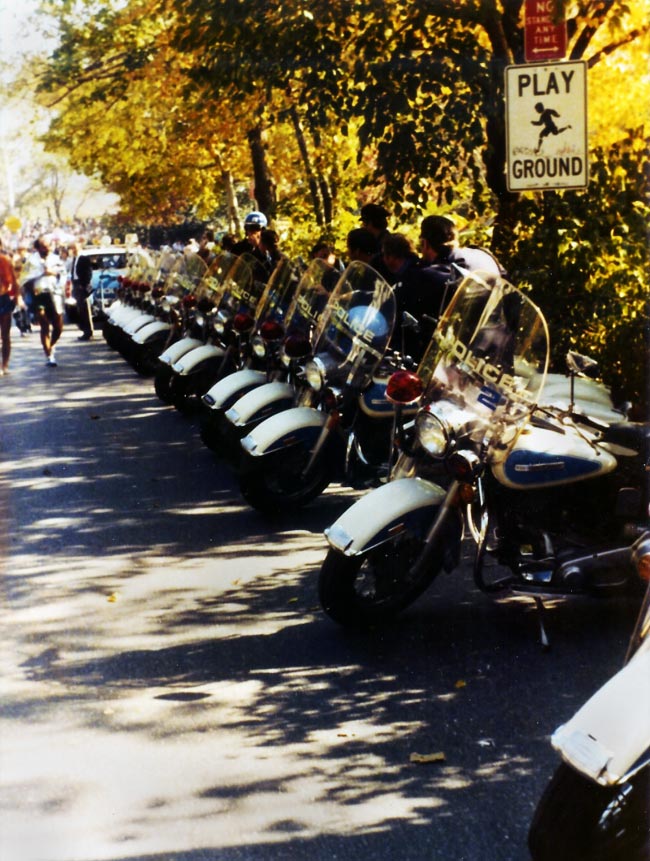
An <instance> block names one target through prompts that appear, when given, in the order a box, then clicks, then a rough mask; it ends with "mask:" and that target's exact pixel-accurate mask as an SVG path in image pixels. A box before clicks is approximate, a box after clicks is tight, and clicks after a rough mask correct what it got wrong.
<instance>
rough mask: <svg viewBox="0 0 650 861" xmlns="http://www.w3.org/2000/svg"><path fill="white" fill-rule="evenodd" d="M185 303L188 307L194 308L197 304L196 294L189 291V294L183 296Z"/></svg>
mask: <svg viewBox="0 0 650 861" xmlns="http://www.w3.org/2000/svg"><path fill="white" fill-rule="evenodd" d="M183 305H185V307H186V308H193V307H194V306H195V305H196V296H195V295H194V294H193V293H188V294H187V296H183Z"/></svg>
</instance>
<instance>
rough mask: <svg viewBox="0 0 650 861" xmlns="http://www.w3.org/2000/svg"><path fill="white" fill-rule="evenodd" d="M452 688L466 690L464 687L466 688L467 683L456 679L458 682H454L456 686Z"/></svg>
mask: <svg viewBox="0 0 650 861" xmlns="http://www.w3.org/2000/svg"><path fill="white" fill-rule="evenodd" d="M454 687H455V688H466V687H467V682H466V681H465V679H458V681H457V682H456V684H455V685H454Z"/></svg>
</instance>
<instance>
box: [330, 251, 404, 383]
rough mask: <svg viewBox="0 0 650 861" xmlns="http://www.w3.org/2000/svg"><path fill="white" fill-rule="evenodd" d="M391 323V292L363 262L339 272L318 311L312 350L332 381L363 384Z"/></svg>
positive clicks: (384, 345)
mask: <svg viewBox="0 0 650 861" xmlns="http://www.w3.org/2000/svg"><path fill="white" fill-rule="evenodd" d="M394 325H395V295H394V293H393V290H392V288H391V287H390V285H389V284H388V283H387V282H386V281H385V280H384V279H383V278H382V277H381V275H380V274H379V273H378V272H376V271H375V270H374V269H373V268H372V267H371V266H368V264H367V263H362V262H361V261H359V260H355V261H353V262H352V263H350V265H349V266H348V267H347V268H346V269H345V271H344V272H343V273H342V274H341V276H340V278H339V280H338V282H337V284H336V287H335V288H334V291H333V293H332V295H331V297H330V300H329V302H328V303H327V305H326V307H325V310H324V311H323V313H322V315H321V319H320V321H319V324H318V327H317V330H316V333H315V344H314V353H315V354H316V356H317V357H318V358H319V359H320V360H321V361H322V362H323V364H324V365H325V369H326V371H327V374H328V378H329V379H330V380H331V382H333V383H339V384H342V383H345V384H347V385H358V386H361V385H363V384H364V383H365V382H366V381H367V380H368V379H369V377H370V376H371V375H372V373H373V371H374V370H375V369H376V367H377V365H378V364H379V362H380V361H381V360H382V358H383V356H384V353H385V352H386V348H387V346H388V342H389V341H390V338H391V335H392V333H393V326H394Z"/></svg>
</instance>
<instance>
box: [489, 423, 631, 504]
mask: <svg viewBox="0 0 650 861" xmlns="http://www.w3.org/2000/svg"><path fill="white" fill-rule="evenodd" d="M615 467H616V458H615V457H614V456H613V455H611V454H610V453H609V452H607V451H604V450H603V449H602V448H601V447H599V446H596V445H594V444H593V443H590V442H589V441H588V440H587V439H584V438H583V437H582V436H579V435H578V434H577V433H575V432H573V430H572V429H570V428H569V429H567V431H566V432H564V433H562V432H559V431H558V432H556V431H552V430H546V429H545V428H537V427H528V428H527V429H526V430H525V431H523V432H522V433H521V434H520V435H519V437H518V439H517V442H516V443H515V445H514V446H513V448H512V449H511V450H510V452H509V454H508V456H507V457H506V458H505V460H503V461H501V462H500V463H497V464H495V465H494V466H493V467H492V471H493V473H494V476H495V478H496V479H497V481H498V482H500V483H501V484H503V485H505V486H506V487H511V488H513V489H515V490H519V489H523V488H541V487H553V486H554V485H559V484H570V483H573V482H576V481H581V480H582V479H587V478H595V477H596V476H599V475H604V474H605V473H608V472H611V471H612V470H613V469H614V468H615Z"/></svg>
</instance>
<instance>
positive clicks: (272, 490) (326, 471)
mask: <svg viewBox="0 0 650 861" xmlns="http://www.w3.org/2000/svg"><path fill="white" fill-rule="evenodd" d="M309 457H310V452H309V451H308V450H307V449H305V448H301V449H299V450H298V451H294V452H292V453H291V455H287V457H286V458H284V459H280V458H275V459H274V460H273V461H272V462H270V463H265V462H264V461H262V462H261V463H260V465H259V466H258V467H257V468H256V469H254V470H252V471H250V472H244V473H242V475H241V476H240V479H239V489H240V490H241V494H242V496H243V497H244V499H245V500H246V502H248V504H249V505H252V506H253V508H255V509H256V510H257V511H261V512H263V513H264V514H283V513H284V512H286V511H289V510H292V509H296V508H300V507H301V506H303V505H306V504H307V503H308V502H311V500H312V499H316V497H317V496H320V494H321V493H322V492H323V491H324V490H325V488H326V487H327V485H328V484H329V483H330V481H331V479H332V476H331V464H329V463H328V462H327V459H326V458H318V459H317V460H316V463H314V464H312V467H311V469H310V470H309V473H308V474H307V475H306V476H303V470H304V469H305V467H306V465H307V463H308V461H309Z"/></svg>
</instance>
